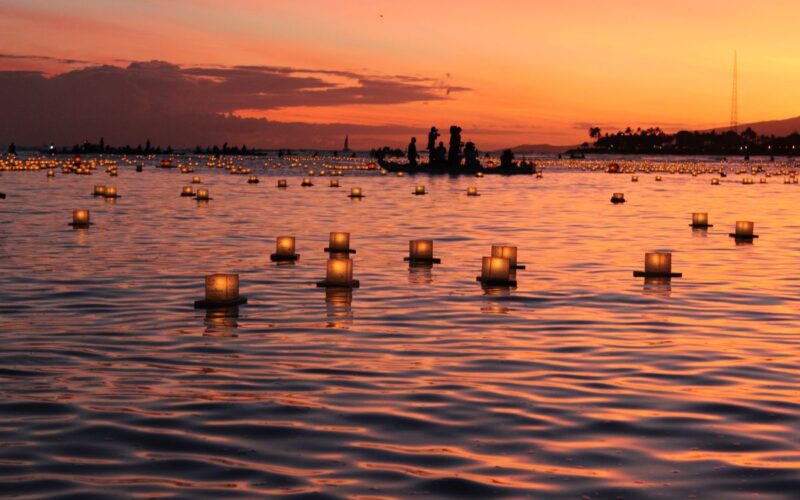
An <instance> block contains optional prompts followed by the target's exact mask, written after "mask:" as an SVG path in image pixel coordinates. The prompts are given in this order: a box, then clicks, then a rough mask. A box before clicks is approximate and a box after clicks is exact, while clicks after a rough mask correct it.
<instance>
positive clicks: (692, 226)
mask: <svg viewBox="0 0 800 500" xmlns="http://www.w3.org/2000/svg"><path fill="white" fill-rule="evenodd" d="M689 227H691V228H694V229H708V228H710V227H714V224H689Z"/></svg>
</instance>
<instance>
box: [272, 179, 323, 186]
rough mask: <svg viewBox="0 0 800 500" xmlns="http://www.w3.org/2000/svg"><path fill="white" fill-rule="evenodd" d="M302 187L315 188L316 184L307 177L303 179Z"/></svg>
mask: <svg viewBox="0 0 800 500" xmlns="http://www.w3.org/2000/svg"><path fill="white" fill-rule="evenodd" d="M300 185H301V186H303V187H309V186H313V185H314V184H313V183H312V182H311V179H309V178H308V177H306V178H304V179H303V182H301V183H300ZM278 187H280V186H278Z"/></svg>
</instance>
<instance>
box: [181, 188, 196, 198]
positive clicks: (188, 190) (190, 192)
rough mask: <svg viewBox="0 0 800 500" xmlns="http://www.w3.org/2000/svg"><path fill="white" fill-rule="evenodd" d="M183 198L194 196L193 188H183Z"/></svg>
mask: <svg viewBox="0 0 800 500" xmlns="http://www.w3.org/2000/svg"><path fill="white" fill-rule="evenodd" d="M181 196H194V189H192V186H183V188H182V189H181Z"/></svg>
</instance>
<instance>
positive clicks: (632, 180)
mask: <svg viewBox="0 0 800 500" xmlns="http://www.w3.org/2000/svg"><path fill="white" fill-rule="evenodd" d="M631 182H639V176H638V175H634V176H633V177H631Z"/></svg>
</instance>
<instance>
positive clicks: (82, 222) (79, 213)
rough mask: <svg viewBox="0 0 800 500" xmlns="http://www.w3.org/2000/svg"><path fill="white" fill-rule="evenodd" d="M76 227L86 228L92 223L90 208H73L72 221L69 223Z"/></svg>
mask: <svg viewBox="0 0 800 500" xmlns="http://www.w3.org/2000/svg"><path fill="white" fill-rule="evenodd" d="M69 225H70V226H72V227H74V228H85V227H89V226H91V225H92V223H91V222H90V221H89V211H88V210H73V211H72V222H70V224H69Z"/></svg>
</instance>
